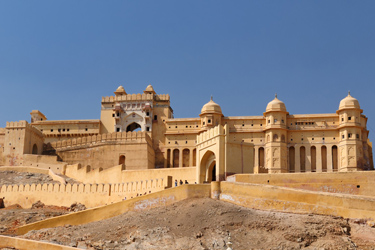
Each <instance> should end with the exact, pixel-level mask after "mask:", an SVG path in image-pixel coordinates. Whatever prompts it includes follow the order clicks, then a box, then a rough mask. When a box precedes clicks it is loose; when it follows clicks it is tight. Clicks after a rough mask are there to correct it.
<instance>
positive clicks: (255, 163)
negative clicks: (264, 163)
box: [254, 147, 259, 174]
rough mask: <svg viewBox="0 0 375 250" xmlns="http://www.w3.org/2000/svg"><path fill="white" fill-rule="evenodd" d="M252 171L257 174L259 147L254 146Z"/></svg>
mask: <svg viewBox="0 0 375 250" xmlns="http://www.w3.org/2000/svg"><path fill="white" fill-rule="evenodd" d="M254 150H255V153H254V173H256V174H259V147H254Z"/></svg>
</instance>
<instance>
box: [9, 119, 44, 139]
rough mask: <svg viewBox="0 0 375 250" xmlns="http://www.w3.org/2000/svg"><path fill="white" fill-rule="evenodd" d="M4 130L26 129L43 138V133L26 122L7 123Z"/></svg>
mask: <svg viewBox="0 0 375 250" xmlns="http://www.w3.org/2000/svg"><path fill="white" fill-rule="evenodd" d="M5 129H27V130H30V131H31V132H33V133H35V134H37V135H38V136H40V137H43V133H42V132H41V131H40V130H39V129H37V128H35V127H33V126H32V125H31V124H29V123H28V122H27V121H18V122H7V123H6V127H5Z"/></svg>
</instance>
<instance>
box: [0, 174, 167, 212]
mask: <svg viewBox="0 0 375 250" xmlns="http://www.w3.org/2000/svg"><path fill="white" fill-rule="evenodd" d="M171 186H172V178H171V177H168V178H163V179H150V180H146V181H136V182H127V183H116V184H82V183H81V184H69V183H68V184H53V183H45V184H31V185H29V184H26V185H22V184H21V185H3V186H1V187H0V196H1V197H5V199H4V203H5V207H7V206H9V205H11V204H19V205H21V206H22V207H23V208H30V207H31V205H32V204H33V203H35V202H37V201H39V200H40V201H41V202H43V203H44V204H46V205H57V206H70V205H71V204H72V203H74V202H79V203H82V204H84V205H85V206H86V207H96V206H101V205H103V204H111V203H113V202H118V201H121V200H123V199H125V198H126V199H130V198H133V197H136V196H138V195H142V194H143V195H144V194H147V193H150V192H156V191H160V190H163V189H165V188H169V187H171Z"/></svg>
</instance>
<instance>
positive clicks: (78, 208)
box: [68, 202, 86, 212]
mask: <svg viewBox="0 0 375 250" xmlns="http://www.w3.org/2000/svg"><path fill="white" fill-rule="evenodd" d="M83 210H86V206H85V205H84V204H81V203H77V202H74V203H73V204H72V205H70V207H69V208H68V211H69V212H78V211H83Z"/></svg>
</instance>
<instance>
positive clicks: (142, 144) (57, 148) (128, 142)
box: [45, 131, 155, 169]
mask: <svg viewBox="0 0 375 250" xmlns="http://www.w3.org/2000/svg"><path fill="white" fill-rule="evenodd" d="M45 153H47V154H51V155H54V154H56V155H57V156H58V157H59V158H60V159H61V160H63V161H64V162H67V163H68V164H76V163H80V164H81V165H83V166H86V165H90V166H91V168H94V169H95V168H100V167H101V168H109V167H112V166H115V165H118V164H120V161H121V158H122V157H123V161H124V163H125V168H126V169H140V168H144V169H152V168H154V165H155V153H154V150H153V147H152V140H151V138H150V136H149V135H148V134H147V132H141V131H139V132H114V133H108V134H99V135H93V136H85V137H79V138H74V139H69V140H63V141H57V142H52V143H48V144H47V145H46V147H45Z"/></svg>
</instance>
